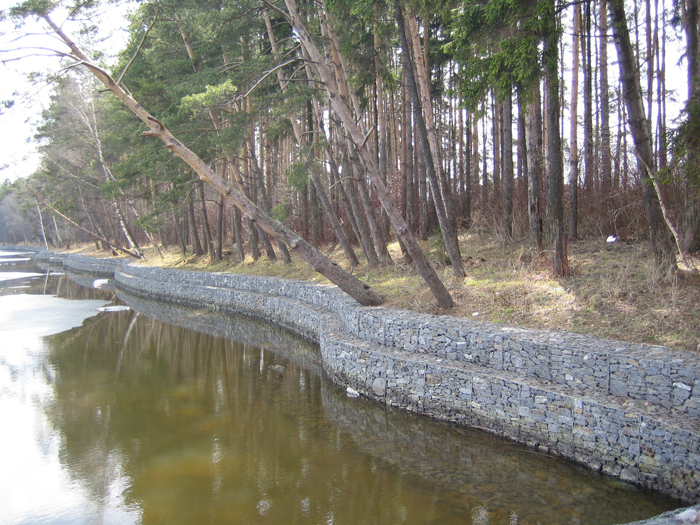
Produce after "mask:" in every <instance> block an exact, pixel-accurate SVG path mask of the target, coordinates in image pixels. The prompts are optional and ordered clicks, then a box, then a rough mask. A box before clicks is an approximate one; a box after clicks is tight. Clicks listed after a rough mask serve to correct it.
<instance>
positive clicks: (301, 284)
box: [1, 246, 700, 370]
mask: <svg viewBox="0 0 700 525" xmlns="http://www.w3.org/2000/svg"><path fill="white" fill-rule="evenodd" d="M15 248H17V249H24V250H28V248H32V247H26V246H22V247H10V246H3V247H1V249H15ZM34 249H36V250H37V252H43V253H42V255H43V256H44V257H43V258H45V257H46V255H47V254H48V255H49V256H51V257H60V258H63V259H64V261H65V260H73V259H75V260H76V261H80V262H88V261H93V262H95V263H97V264H98V265H99V264H107V265H110V266H114V268H115V270H116V269H118V268H120V267H121V271H124V272H134V273H137V274H149V275H151V276H154V277H155V275H154V274H162V275H167V276H168V280H171V279H172V278H173V277H174V276H178V275H179V276H182V277H183V278H185V279H187V280H190V279H198V280H200V281H201V280H204V281H209V282H212V281H218V280H220V279H225V280H227V281H229V282H230V283H243V284H246V286H253V288H259V287H262V289H258V291H259V292H261V293H265V292H264V288H266V287H270V286H271V285H274V286H275V289H274V290H273V289H269V288H268V290H269V292H271V293H283V294H284V295H287V296H290V297H291V296H292V295H293V294H294V292H298V291H299V290H304V291H305V292H306V293H311V294H313V297H311V298H309V297H297V298H298V299H300V300H307V301H308V302H312V303H313V304H316V305H317V306H324V307H326V308H328V309H329V310H331V311H333V312H335V313H339V312H340V311H345V312H348V311H351V312H353V311H354V312H355V315H356V316H360V317H364V316H366V315H370V316H373V317H376V318H377V320H378V321H381V322H382V324H387V325H401V329H404V330H405V329H409V330H410V329H415V330H418V329H420V328H421V327H424V326H428V327H430V328H431V329H437V330H452V331H455V330H456V331H458V332H462V333H467V334H470V333H478V334H480V335H481V336H486V337H494V338H495V337H503V338H505V339H507V340H510V341H513V342H514V343H517V342H518V341H519V340H521V339H522V340H524V341H527V342H529V343H539V344H543V345H547V346H548V347H549V348H550V349H553V350H556V349H561V350H564V351H566V352H573V353H581V354H593V355H592V357H593V356H595V357H598V358H605V359H611V360H612V361H613V362H617V361H624V360H626V359H634V360H635V361H640V362H645V363H649V362H653V361H655V360H656V361H659V362H661V361H663V362H665V363H668V362H669V361H674V360H675V361H677V362H682V363H683V364H684V365H685V366H690V367H691V368H694V369H698V370H700V356H698V355H696V354H692V353H688V352H682V351H678V350H672V349H670V348H666V347H662V346H655V345H646V344H636V343H629V342H625V341H617V340H612V339H600V338H596V337H594V336H588V335H582V334H575V333H571V332H565V331H558V330H542V329H535V328H526V327H520V326H513V325H501V324H494V323H489V322H486V321H479V320H473V319H462V318H457V317H451V316H449V315H433V314H425V313H419V312H411V311H408V310H401V309H397V308H385V307H364V306H361V305H360V304H358V303H357V302H356V301H355V300H353V299H352V298H351V297H349V296H348V295H346V294H345V293H343V292H342V291H340V290H339V289H337V288H335V287H333V286H331V285H325V284H321V283H314V282H308V281H299V280H292V279H285V278H278V277H268V276H250V275H245V274H231V273H226V272H201V271H195V270H180V269H166V268H158V267H153V266H144V265H141V264H139V263H137V262H135V261H134V262H130V259H128V258H123V257H120V258H94V257H91V256H87V255H82V254H62V253H60V252H51V251H49V250H46V249H43V248H36V247H34ZM98 261H99V262H98ZM161 272H162V273H161ZM203 284H205V285H206V284H208V283H207V282H204V283H203ZM279 286H281V287H282V288H280V287H279ZM295 288H296V289H297V290H295ZM309 299H311V300H309ZM346 328H347V329H349V330H351V331H354V330H355V329H354V328H353V327H352V326H347V327H346Z"/></svg>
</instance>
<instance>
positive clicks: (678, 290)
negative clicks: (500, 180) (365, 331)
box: [103, 235, 700, 351]
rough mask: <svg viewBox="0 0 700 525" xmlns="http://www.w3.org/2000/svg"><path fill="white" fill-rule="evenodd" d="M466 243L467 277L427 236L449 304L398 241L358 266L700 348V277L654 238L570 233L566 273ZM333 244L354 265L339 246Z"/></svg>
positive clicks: (555, 322) (560, 324)
mask: <svg viewBox="0 0 700 525" xmlns="http://www.w3.org/2000/svg"><path fill="white" fill-rule="evenodd" d="M460 244H461V248H462V254H463V256H464V260H465V268H466V272H467V277H466V278H465V279H457V278H456V277H454V275H453V273H452V271H451V268H450V267H449V266H448V265H446V264H445V263H444V261H445V259H446V257H445V254H444V248H443V247H442V246H441V245H440V243H439V241H436V240H435V239H432V240H429V241H427V242H425V243H423V248H424V249H425V250H426V252H427V253H428V254H429V256H430V257H431V259H432V261H433V263H434V264H435V265H436V266H437V269H438V274H439V275H440V277H441V278H442V279H443V282H444V283H445V284H446V285H447V287H448V289H449V290H450V293H451V294H452V296H453V298H454V300H455V302H456V303H457V306H456V307H455V308H453V309H451V310H449V311H444V310H441V309H439V308H438V307H437V305H436V303H435V301H434V299H433V297H432V295H431V293H430V291H429V290H428V288H427V286H426V285H425V283H424V282H423V281H422V280H421V279H420V276H419V275H418V274H417V273H416V271H415V270H414V268H412V267H411V266H409V265H406V264H404V263H403V262H402V259H401V253H400V250H399V247H398V244H396V243H394V244H392V245H391V246H390V250H391V252H392V256H393V257H394V260H395V261H396V264H395V265H394V266H392V267H390V268H379V269H376V268H375V269H369V268H367V266H366V265H361V266H360V267H359V268H357V269H354V270H353V273H354V274H355V275H357V277H359V278H360V279H362V280H363V281H365V282H367V283H368V284H370V285H371V286H372V287H374V288H375V289H376V290H378V291H379V292H380V293H382V294H383V295H384V296H385V298H386V300H387V301H386V304H385V306H388V307H396V308H404V309H409V310H414V311H419V312H426V313H432V314H439V315H453V316H457V317H465V318H470V319H479V320H484V321H491V322H496V323H507V324H512V325H519V326H526V327H531V328H545V329H554V330H566V331H570V332H576V333H580V334H589V335H594V336H598V337H605V338H611V339H618V340H623V341H629V342H638V343H648V344H655V345H664V346H668V347H671V348H674V349H682V350H690V351H700V278H698V277H697V276H692V275H690V274H689V273H688V272H683V271H681V272H679V273H678V275H676V276H674V277H672V278H664V277H662V276H660V275H659V274H658V272H657V270H656V267H655V265H654V260H653V256H652V255H651V254H650V250H649V247H648V245H647V244H646V243H636V244H627V243H623V242H619V243H615V244H607V243H605V242H604V241H603V240H600V239H595V240H585V241H578V242H576V243H571V244H570V245H569V258H570V266H571V268H572V270H573V271H572V275H571V276H570V277H567V278H560V279H556V278H553V277H552V273H551V270H550V267H549V265H548V262H547V261H546V260H544V259H541V258H538V257H533V255H532V254H531V252H530V251H529V249H528V248H527V247H526V246H523V245H522V244H519V243H515V242H514V243H510V244H507V245H504V244H503V243H502V242H500V241H499V240H496V239H491V238H488V237H483V236H475V235H464V236H463V237H462V238H461V239H460ZM359 251H360V250H359V249H358V250H357V252H358V253H359ZM325 253H326V255H329V256H330V257H331V258H333V259H334V260H336V261H337V262H338V263H339V264H341V265H343V266H344V267H345V268H346V269H347V268H348V266H347V264H346V263H345V261H344V259H343V255H342V252H341V251H340V250H338V249H332V250H331V249H329V250H326V251H325ZM103 256H104V255H103ZM695 261H696V264H697V265H698V266H700V258H698V257H696V258H695ZM147 264H153V265H159V266H166V267H172V268H187V269H197V270H202V271H220V272H234V273H247V274H254V275H275V276H280V277H286V278H290V279H305V280H314V281H317V282H326V281H325V278H324V277H323V276H321V275H319V274H317V273H314V272H313V271H312V270H311V269H310V268H309V267H308V266H307V265H306V264H304V263H303V261H301V260H299V259H297V258H294V261H293V263H292V264H291V265H283V264H282V263H281V262H276V263H270V262H269V261H268V260H267V258H265V257H263V258H261V259H260V260H259V261H258V262H256V263H253V261H252V259H250V258H249V259H247V260H246V261H244V262H243V263H241V264H237V263H236V262H235V257H234V256H233V255H231V254H230V253H229V254H228V255H227V256H226V257H225V258H224V260H223V261H221V262H219V263H216V264H212V263H211V262H210V261H209V258H208V257H207V256H204V257H200V258H196V257H192V256H188V257H186V258H183V257H182V253H181V252H180V253H178V252H177V251H174V250H173V251H167V252H166V254H165V258H164V259H161V258H160V257H159V256H157V255H156V254H155V252H154V251H153V250H152V249H151V250H149V251H148V261H147Z"/></svg>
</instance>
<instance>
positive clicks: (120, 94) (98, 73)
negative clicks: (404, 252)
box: [42, 14, 383, 305]
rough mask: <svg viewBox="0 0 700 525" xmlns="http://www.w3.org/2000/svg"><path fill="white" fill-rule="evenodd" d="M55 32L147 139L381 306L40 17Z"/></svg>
mask: <svg viewBox="0 0 700 525" xmlns="http://www.w3.org/2000/svg"><path fill="white" fill-rule="evenodd" d="M42 18H43V19H44V20H45V21H46V22H47V24H48V25H49V26H50V27H51V29H52V30H53V31H54V33H55V34H56V36H58V37H59V38H60V39H61V40H63V41H64V42H65V43H66V44H67V45H68V47H69V48H70V51H71V54H72V55H73V56H74V57H75V58H76V59H77V60H79V61H80V63H81V65H83V66H85V67H87V68H88V69H89V71H90V72H91V73H92V74H93V75H95V77H96V78H97V79H98V80H100V82H102V83H103V84H104V85H105V86H106V87H107V88H108V89H109V90H110V91H111V92H112V93H113V94H114V95H115V96H116V97H117V98H118V99H119V100H120V101H121V102H122V103H123V104H124V105H126V106H127V107H128V108H129V110H130V111H132V112H133V113H134V114H135V115H136V116H137V117H138V118H139V119H140V120H141V121H142V122H143V123H144V124H146V126H148V128H149V130H148V131H147V132H145V134H146V135H148V136H154V137H157V138H159V139H160V140H162V141H163V142H164V143H165V145H166V147H167V148H168V149H169V150H170V151H171V152H172V153H173V154H174V155H175V156H177V157H179V158H181V159H182V160H184V161H185V162H186V163H187V164H188V165H189V166H190V167H191V168H192V169H193V170H194V171H195V172H196V173H197V174H198V175H199V177H200V178H201V179H202V180H203V181H205V182H208V183H209V184H210V185H211V186H212V187H213V188H214V189H215V190H216V191H217V192H219V193H221V194H223V195H224V196H225V198H226V199H227V200H229V201H230V202H231V203H233V204H234V205H235V206H237V207H238V208H239V209H241V211H242V212H243V213H244V214H245V215H246V216H248V217H250V218H253V219H255V221H256V222H257V223H258V224H259V225H260V226H261V227H262V228H263V229H264V230H265V231H266V232H267V233H268V234H270V235H271V236H273V237H275V238H277V239H280V240H282V241H283V242H285V244H287V245H288V246H289V247H291V248H294V249H296V250H297V252H298V253H299V255H300V256H301V257H302V258H303V259H304V260H305V261H306V262H307V263H308V264H309V265H310V266H311V267H312V268H313V269H314V270H315V271H318V272H319V273H321V274H323V275H324V276H326V277H327V278H328V279H329V280H330V281H331V282H333V283H335V284H336V285H337V286H338V287H339V288H341V289H342V290H344V291H345V292H346V293H348V294H349V295H350V296H351V297H353V298H354V299H355V300H357V301H358V302H359V303H361V304H363V305H377V304H381V303H382V302H383V299H382V297H381V296H380V295H379V294H377V293H376V292H374V291H373V290H372V289H371V288H370V287H369V286H368V285H366V284H365V283H363V282H361V281H360V280H358V279H357V278H356V277H354V276H353V275H351V274H349V273H348V272H346V271H345V270H343V269H342V268H340V267H339V266H338V265H337V264H334V263H333V262H332V261H331V260H330V259H328V258H327V257H325V256H324V255H323V254H321V253H320V252H319V251H318V250H316V249H315V248H314V247H313V246H311V245H309V244H308V243H307V242H305V241H304V240H303V239H301V238H300V237H299V236H298V235H297V234H296V233H294V232H292V231H291V230H289V229H288V228H286V227H285V226H284V225H283V224H281V223H279V222H277V221H274V220H272V219H271V218H270V217H269V216H268V215H266V214H265V213H264V212H262V210H261V209H260V208H258V207H257V206H256V205H255V204H253V202H251V201H250V200H249V199H248V198H246V196H245V195H243V194H242V193H240V192H239V191H238V190H236V189H235V188H234V187H233V186H232V185H231V184H229V183H228V182H227V181H225V180H223V179H222V178H221V177H219V176H218V175H217V174H216V173H214V172H213V171H212V169H211V168H210V167H209V166H208V165H207V164H206V163H205V162H204V161H203V160H202V159H200V158H199V157H198V156H197V155H195V154H194V153H193V152H192V151H191V150H189V149H188V148H187V147H185V146H184V145H183V144H182V143H181V142H180V141H179V140H177V139H176V138H175V137H174V136H173V135H172V134H171V133H170V131H168V129H167V128H166V127H165V126H164V125H163V123H162V122H160V121H159V120H158V119H156V118H154V117H153V116H152V115H150V114H149V113H148V112H147V111H146V110H145V109H144V108H143V106H141V105H140V104H138V103H137V102H136V100H134V99H133V98H132V97H131V95H129V94H128V93H127V92H126V91H125V90H123V89H122V88H121V87H120V86H119V85H118V84H117V82H116V81H115V80H114V79H113V78H112V77H111V76H110V75H109V74H108V73H107V72H106V71H104V70H103V69H102V68H100V67H98V66H96V65H95V64H93V63H92V62H91V61H90V60H89V58H88V57H87V56H86V55H85V53H83V52H82V51H81V50H80V48H78V46H76V45H75V43H74V42H73V41H72V40H71V39H70V38H68V36H67V35H66V34H65V33H64V32H63V30H62V29H61V28H60V27H59V26H58V25H56V24H55V23H54V22H53V20H52V19H51V18H50V17H49V15H48V14H45V15H43V16H42Z"/></svg>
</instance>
